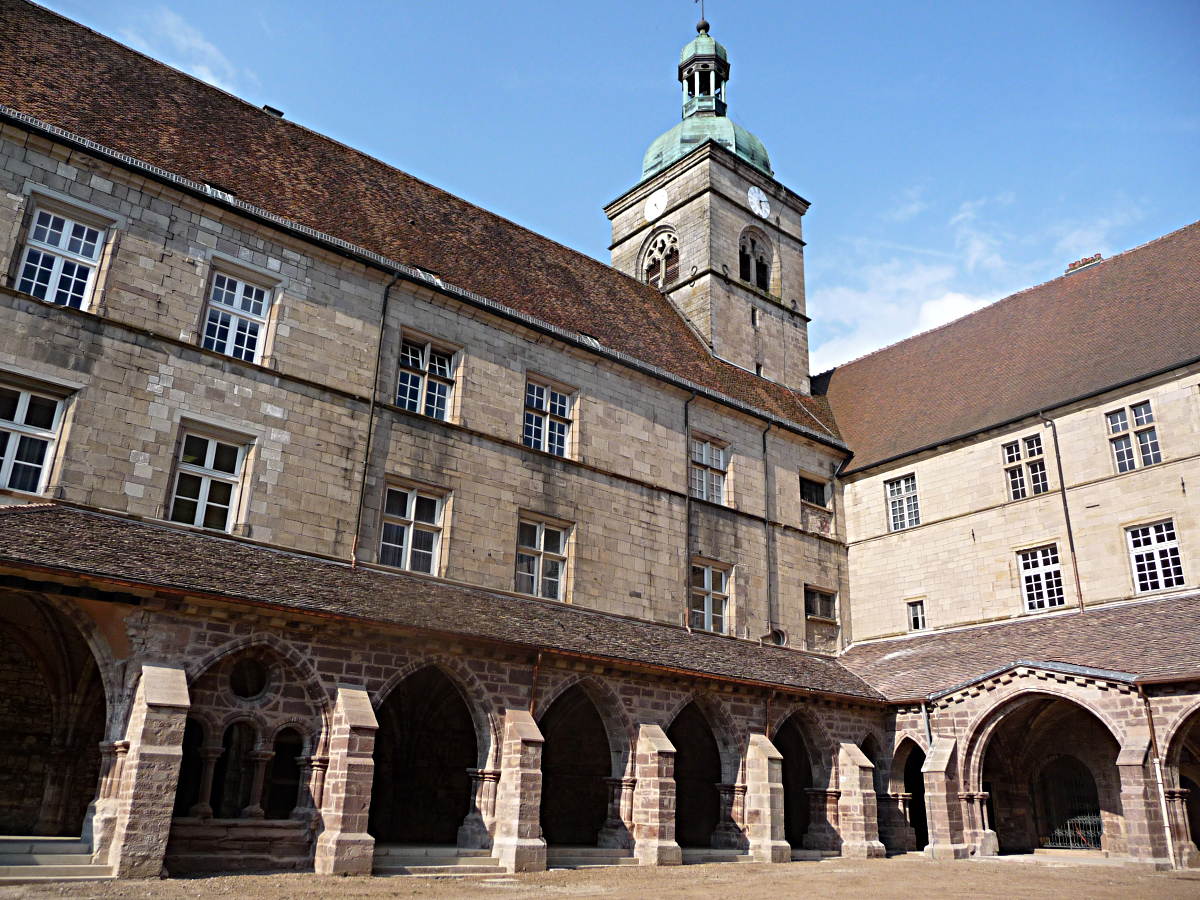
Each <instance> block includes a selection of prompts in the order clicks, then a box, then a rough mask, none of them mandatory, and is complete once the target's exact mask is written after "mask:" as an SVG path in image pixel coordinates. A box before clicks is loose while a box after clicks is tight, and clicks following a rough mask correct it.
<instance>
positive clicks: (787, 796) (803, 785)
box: [774, 716, 813, 850]
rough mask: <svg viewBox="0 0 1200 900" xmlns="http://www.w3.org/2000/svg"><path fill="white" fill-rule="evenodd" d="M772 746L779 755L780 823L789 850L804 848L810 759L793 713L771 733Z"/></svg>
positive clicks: (806, 829)
mask: <svg viewBox="0 0 1200 900" xmlns="http://www.w3.org/2000/svg"><path fill="white" fill-rule="evenodd" d="M774 743H775V748H776V749H777V750H778V751H779V752H780V753H781V754H783V826H784V835H785V837H786V839H787V842H788V843H789V844H791V845H792V849H794V850H799V849H801V848H803V847H804V836H805V835H806V834H807V833H808V824H809V816H810V815H811V812H810V808H811V803H812V800H811V797H810V796H809V789H810V788H811V787H812V786H813V780H812V761H811V760H810V758H809V755H808V745H807V744H806V743H805V742H804V733H803V732H802V731H801V729H800V723H799V722H797V721H796V717H795V716H789V717H788V720H787V721H786V722H784V723H783V724H782V725H781V726H780V727H779V730H778V731H776V732H775V741H774Z"/></svg>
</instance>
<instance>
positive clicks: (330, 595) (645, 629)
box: [0, 504, 882, 700]
mask: <svg viewBox="0 0 1200 900" xmlns="http://www.w3.org/2000/svg"><path fill="white" fill-rule="evenodd" d="M0 565H10V566H16V567H20V566H23V565H25V566H28V565H33V566H38V567H42V568H47V569H52V570H55V571H58V572H62V573H64V574H73V575H78V576H81V577H83V578H85V579H99V580H101V581H104V580H116V581H118V582H133V583H136V584H139V585H145V586H151V587H157V588H166V589H172V590H176V591H186V592H188V593H198V594H208V595H213V596H215V597H217V598H230V599H233V600H240V601H245V602H251V603H262V604H270V605H272V606H275V607H283V608H288V609H292V610H296V611H297V612H309V613H317V614H323V615H333V616H337V617H340V618H345V619H357V620H360V621H365V622H374V623H380V624H387V625H397V626H401V627H405V628H412V629H416V630H419V631H424V632H437V633H440V634H454V635H459V636H462V637H464V638H476V639H480V640H485V641H497V642H501V643H504V644H509V645H514V646H518V647H522V648H527V649H529V650H550V651H555V650H557V651H560V652H565V653H574V654H580V655H584V656H588V657H591V658H595V659H605V660H611V661H613V662H614V663H621V662H626V663H633V664H635V665H638V664H640V665H648V666H654V667H660V668H662V667H666V668H669V669H673V670H677V671H681V672H690V673H695V674H696V675H701V676H703V675H711V676H717V677H722V678H733V679H740V680H743V681H752V682H758V683H762V684H772V685H780V686H782V687H792V688H799V689H802V690H810V691H819V692H823V693H830V694H838V695H841V696H845V697H850V698H860V699H865V700H880V699H882V698H881V697H880V695H879V694H878V693H876V692H875V691H874V690H872V689H871V688H870V687H869V686H868V685H867V684H866V683H865V682H863V681H862V680H861V679H860V678H859V677H858V676H857V675H854V674H851V673H850V672H849V671H847V670H846V669H845V668H844V667H842V666H841V665H840V664H839V663H837V662H836V661H834V660H832V659H830V658H828V657H824V656H818V655H816V654H811V653H805V652H802V651H799V650H789V649H786V648H783V647H772V646H767V645H760V644H757V643H751V642H749V641H742V640H736V639H734V638H728V637H721V636H718V635H713V634H705V633H702V632H689V631H687V630H686V629H683V628H678V627H673V626H670V625H660V624H655V623H652V622H644V621H639V620H636V619H630V618H626V617H623V616H615V615H610V614H606V613H601V612H596V611H593V610H586V609H581V608H579V607H576V606H571V605H569V604H565V603H558V602H555V601H549V600H538V599H534V598H527V597H516V596H512V595H509V594H501V593H495V592H491V591H487V590H483V589H482V588H465V587H458V586H454V585H450V584H445V583H442V582H439V581H434V580H431V579H427V578H416V577H413V576H411V575H404V574H400V573H393V572H386V571H381V570H379V569H374V568H366V567H362V566H359V567H351V566H350V565H348V564H346V563H339V562H334V561H331V560H327V559H319V558H317V557H312V556H304V555H301V554H298V553H289V552H286V551H283V550H276V549H272V548H268V547H263V546H260V545H256V544H251V543H248V542H245V541H239V540H236V539H233V538H228V537H217V536H214V535H208V534H203V533H199V532H194V531H189V530H185V529H180V528H175V527H170V526H165V525H156V524H150V523H146V522H139V521H133V520H130V519H124V518H120V517H117V516H112V515H106V514H103V513H96V512H89V511H83V510H78V509H73V508H69V507H64V506H57V505H51V504H37V505H32V506H6V507H0Z"/></svg>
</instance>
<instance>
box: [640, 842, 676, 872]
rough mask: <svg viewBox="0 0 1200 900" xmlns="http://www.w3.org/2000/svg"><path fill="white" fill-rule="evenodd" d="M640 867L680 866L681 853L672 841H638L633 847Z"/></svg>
mask: <svg viewBox="0 0 1200 900" xmlns="http://www.w3.org/2000/svg"><path fill="white" fill-rule="evenodd" d="M633 855H634V856H635V857H637V861H638V865H640V866H682V865H683V851H682V850H681V849H679V845H678V844H677V843H675V842H674V841H655V840H640V841H637V842H636V843H635V844H634V845H633Z"/></svg>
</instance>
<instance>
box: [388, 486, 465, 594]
mask: <svg viewBox="0 0 1200 900" xmlns="http://www.w3.org/2000/svg"><path fill="white" fill-rule="evenodd" d="M392 491H397V492H404V493H407V494H409V495H410V499H409V500H408V504H407V505H408V507H410V508H411V511H410V509H407V508H406V510H405V512H404V515H393V514H389V513H388V511H387V501H388V495H389V494H390V493H391V492H392ZM419 497H420V498H426V499H430V500H433V501H434V504H435V509H434V515H433V521H432V522H428V521H425V520H424V519H419V518H417V517H416V502H417V498H419ZM450 499H451V494H450V492H449V491H447V490H446V489H445V488H439V487H433V486H431V485H426V484H420V483H418V482H415V481H408V480H404V479H389V480H388V483H387V485H386V486H385V487H384V490H383V503H382V504H381V507H380V513H379V565H381V566H386V567H387V568H394V569H403V570H404V571H408V572H415V573H417V574H419V575H432V576H434V577H440V576H441V573H442V571H443V570H444V567H445V566H444V553H443V547H444V545H445V541H446V531H447V524H446V523H447V521H448V518H449V512H450ZM389 524H392V525H399V526H402V527H404V528H405V529H406V533H405V540H404V544H403V550H402V552H403V556H404V559H403V560H402V562H400V563H387V562H384V561H383V557H384V547H385V546H400V545H397V544H394V543H387V542H385V541H384V537H385V531H386V527H387V526H388V525H389ZM414 531H421V532H423V533H426V534H432V535H434V537H433V547H432V559H431V560H430V568H429V571H425V570H423V569H416V568H413V567H412V552H413V532H414Z"/></svg>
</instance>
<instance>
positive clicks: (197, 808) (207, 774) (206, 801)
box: [188, 746, 225, 819]
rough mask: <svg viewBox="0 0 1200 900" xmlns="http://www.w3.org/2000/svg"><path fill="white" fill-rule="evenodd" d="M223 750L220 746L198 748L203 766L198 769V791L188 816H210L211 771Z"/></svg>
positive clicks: (198, 817)
mask: <svg viewBox="0 0 1200 900" xmlns="http://www.w3.org/2000/svg"><path fill="white" fill-rule="evenodd" d="M224 752H225V748H224V747H221V746H209V747H201V748H200V763H201V765H202V766H203V768H201V769H200V793H199V796H198V797H197V799H196V802H195V804H194V805H193V806H192V808H191V809H189V810H188V815H189V816H195V817H196V818H197V819H211V818H212V814H213V808H212V786H213V772H214V771H215V770H216V768H217V760H218V759H220V758H221V754H223V753H224Z"/></svg>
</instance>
